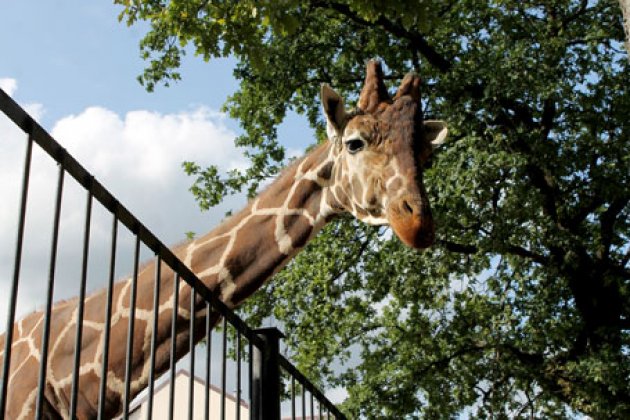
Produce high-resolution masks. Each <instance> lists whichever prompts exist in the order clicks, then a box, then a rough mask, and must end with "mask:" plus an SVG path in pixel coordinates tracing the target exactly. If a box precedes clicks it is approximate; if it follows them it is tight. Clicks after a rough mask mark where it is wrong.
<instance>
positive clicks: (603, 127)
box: [119, 0, 630, 418]
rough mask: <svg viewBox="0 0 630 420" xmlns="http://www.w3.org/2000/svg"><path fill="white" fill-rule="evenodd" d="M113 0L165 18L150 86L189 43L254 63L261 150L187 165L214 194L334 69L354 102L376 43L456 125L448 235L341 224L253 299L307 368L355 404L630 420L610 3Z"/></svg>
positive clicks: (444, 170)
mask: <svg viewBox="0 0 630 420" xmlns="http://www.w3.org/2000/svg"><path fill="white" fill-rule="evenodd" d="M119 3H121V4H123V5H124V7H125V8H124V10H123V12H122V14H121V19H124V20H125V21H126V22H127V23H128V24H134V23H135V22H136V21H138V20H146V21H148V22H149V23H150V25H151V29H150V31H149V32H148V33H147V35H146V37H145V39H144V40H143V42H142V45H141V49H142V53H143V56H144V57H145V58H146V59H147V61H148V66H147V69H146V70H145V72H144V74H143V75H142V76H141V78H140V80H141V82H142V83H144V85H145V86H146V87H147V89H149V90H151V89H153V88H154V87H155V85H156V84H157V83H166V84H167V83H169V81H172V80H177V79H178V78H179V77H180V76H179V74H178V73H177V68H178V67H179V63H180V59H181V56H182V54H184V53H185V51H189V50H187V49H186V47H189V48H191V49H192V50H193V51H194V52H195V54H198V55H200V56H202V57H203V58H204V59H206V60H208V59H211V58H212V57H217V56H226V55H233V56H235V57H236V58H237V59H238V60H239V64H238V66H237V68H236V70H235V76H236V77H237V78H238V79H239V80H240V82H241V84H240V90H239V91H238V92H237V93H235V94H234V96H232V97H231V98H229V99H228V101H227V103H226V105H225V109H226V111H227V112H228V113H229V114H230V116H231V117H233V118H237V119H238V120H239V121H240V122H241V124H242V126H243V128H244V132H245V134H244V135H243V136H242V137H240V138H239V139H237V142H238V144H239V145H240V146H242V147H244V148H245V150H246V151H247V154H248V156H249V157H250V160H251V163H252V165H251V167H250V169H249V170H247V171H244V172H234V173H231V174H229V175H228V176H227V178H221V177H220V176H219V173H218V172H217V170H216V168H207V169H202V168H200V167H199V166H198V165H197V164H195V163H192V162H189V163H185V164H184V167H185V170H186V172H187V173H189V174H190V175H193V176H194V177H196V180H197V181H196V183H195V184H194V186H193V193H194V194H195V196H196V197H197V198H198V199H199V202H200V205H201V206H202V208H209V207H210V206H212V205H214V204H216V203H217V202H219V201H220V200H221V199H222V198H223V197H224V196H225V194H229V193H231V192H234V191H238V190H240V189H242V188H245V187H247V188H249V191H250V193H254V192H255V191H256V189H257V187H258V184H259V183H260V182H261V181H262V180H264V179H267V178H268V177H269V176H272V175H273V174H274V173H276V172H277V170H278V167H279V166H280V165H281V163H282V162H283V160H284V153H283V149H282V147H281V145H280V144H279V143H278V142H277V139H276V127H277V126H278V124H279V123H281V122H282V120H283V118H284V116H285V114H286V112H287V110H289V109H291V110H295V111H297V112H298V113H301V114H303V115H305V116H306V118H308V120H309V121H310V123H311V124H312V125H313V126H314V127H316V128H317V129H318V133H319V137H318V139H319V140H321V139H322V138H323V130H322V120H321V117H320V114H319V112H320V111H319V104H318V98H317V94H318V90H319V85H320V83H322V82H327V83H330V84H332V85H333V86H334V87H335V88H336V89H338V90H339V91H341V92H342V93H343V94H344V95H345V97H346V98H347V99H348V100H349V102H350V103H352V102H353V101H354V100H356V94H357V92H358V91H359V89H360V84H361V81H362V76H363V71H364V63H365V60H367V59H369V58H374V57H377V58H379V59H380V60H382V62H383V63H384V64H385V66H386V74H387V75H388V77H389V80H388V82H391V85H392V86H394V85H396V84H397V83H398V82H399V80H400V78H401V77H402V76H403V75H404V74H405V73H406V72H407V71H409V70H412V69H414V70H416V71H417V72H418V73H419V74H420V75H421V76H422V77H423V78H424V80H425V89H424V93H423V94H424V97H423V105H424V109H425V114H426V115H427V116H430V117H438V118H440V119H444V120H446V121H447V122H448V123H449V129H450V133H451V135H450V140H449V141H448V142H447V144H446V145H445V146H443V148H442V149H440V150H439V152H438V153H437V154H436V156H434V158H433V161H432V164H431V167H430V168H428V169H427V170H426V172H425V184H426V185H427V188H428V190H429V194H430V195H431V198H432V203H433V209H434V215H435V217H436V220H437V223H438V232H437V236H438V239H437V243H436V246H434V247H433V248H432V249H430V250H429V251H427V252H424V253H417V252H414V251H412V250H409V249H406V248H404V247H403V246H402V245H401V244H400V243H399V242H398V240H397V239H395V238H390V236H389V234H388V232H387V231H385V230H383V229H375V228H370V227H367V226H364V225H361V224H358V223H356V222H354V221H351V220H348V219H341V220H337V221H335V222H334V223H332V224H331V225H329V226H328V227H327V228H326V229H325V230H324V232H322V233H321V234H320V235H319V236H318V237H317V238H316V239H315V240H314V241H313V242H312V243H311V244H310V245H309V246H308V247H307V249H306V250H305V251H304V252H302V253H301V254H299V255H298V257H297V258H296V259H295V260H294V261H293V262H292V263H291V264H290V266H289V267H288V268H287V269H285V270H283V271H282V272H281V273H279V274H278V275H276V278H275V279H274V281H272V282H270V283H269V284H268V286H267V287H266V289H265V290H264V291H263V292H262V293H258V294H257V295H256V296H255V297H254V298H253V299H252V300H250V301H249V302H248V303H247V304H246V306H245V307H244V308H243V312H244V314H245V315H246V316H247V317H249V318H250V320H251V321H252V322H261V320H262V319H264V318H265V317H268V316H273V317H275V318H276V319H277V320H279V321H280V322H281V323H282V325H283V328H284V330H285V332H286V333H287V336H288V337H289V338H288V339H287V344H288V345H289V348H290V349H291V351H292V353H293V354H292V356H291V357H292V358H293V359H294V360H296V361H297V362H298V364H299V366H300V368H301V369H304V370H305V371H306V372H308V373H309V375H310V377H311V378H313V379H314V380H315V381H322V382H326V383H328V384H331V385H335V386H343V387H345V388H346V389H347V390H348V392H349V398H348V399H347V401H346V402H345V403H344V406H343V408H344V410H345V411H346V412H347V413H348V414H349V415H350V416H352V417H360V416H363V417H368V418H403V417H405V418H418V417H423V418H425V417H426V418H451V417H457V416H458V415H461V414H462V413H464V414H466V413H468V414H470V415H474V416H475V417H479V418H507V417H526V416H527V417H532V418H533V417H542V418H548V417H552V418H565V417H568V416H570V415H571V413H574V412H582V413H586V414H589V415H591V416H594V417H602V418H627V417H629V416H630V385H629V384H630V271H629V269H628V263H629V259H630V252H629V250H630V240H629V235H630V222H629V220H630V217H629V216H630V208H629V204H628V203H629V200H630V138H629V132H630V124H629V121H630V118H629V117H628V116H629V115H630V92H629V89H630V84H629V83H628V74H629V69H628V60H627V57H626V56H625V53H624V52H623V51H622V40H623V31H622V27H621V22H620V21H621V17H620V16H621V15H620V13H619V11H618V5H617V3H616V2H611V1H605V0H594V1H588V2H587V1H577V0H560V1H539V2H532V1H508V0H493V1H480V0H463V1H458V2H454V1H442V0H432V1H417V2H403V1H366V0H347V1H344V0H339V1H325V0H314V1H301V0H285V1H280V2H271V1H251V0H250V1H239V2H221V1H206V2H193V1H190V0H177V1H175V0H172V1H168V2H167V1H157V0H143V1H138V2H135V1H134V2H125V1H120V2H119ZM316 140H317V139H314V141H316ZM339 371H341V372H342V373H341V374H339Z"/></svg>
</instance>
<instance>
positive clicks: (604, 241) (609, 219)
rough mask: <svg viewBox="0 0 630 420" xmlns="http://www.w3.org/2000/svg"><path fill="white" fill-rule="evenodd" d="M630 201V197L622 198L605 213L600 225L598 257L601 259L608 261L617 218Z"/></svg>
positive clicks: (613, 203) (614, 201)
mask: <svg viewBox="0 0 630 420" xmlns="http://www.w3.org/2000/svg"><path fill="white" fill-rule="evenodd" d="M628 201H630V196H628V197H621V198H617V199H616V200H613V201H612V202H611V203H610V205H609V206H608V208H607V209H606V211H605V212H603V213H602V215H601V217H600V219H599V224H600V235H601V245H600V249H599V250H598V256H599V258H600V259H607V258H608V255H609V253H610V245H611V243H612V240H613V235H614V231H613V229H614V226H615V222H616V221H617V216H619V213H621V212H622V211H623V209H624V208H625V207H626V205H627V204H628Z"/></svg>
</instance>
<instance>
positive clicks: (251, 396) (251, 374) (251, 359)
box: [247, 341, 255, 420]
mask: <svg viewBox="0 0 630 420" xmlns="http://www.w3.org/2000/svg"><path fill="white" fill-rule="evenodd" d="M247 370H248V371H249V372H248V376H249V377H248V378H247V388H248V392H249V420H253V419H254V413H255V409H254V345H253V344H252V342H251V341H249V366H248V368H247Z"/></svg>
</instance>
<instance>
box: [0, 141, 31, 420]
mask: <svg viewBox="0 0 630 420" xmlns="http://www.w3.org/2000/svg"><path fill="white" fill-rule="evenodd" d="M32 152H33V138H32V137H31V136H30V135H29V136H28V140H27V143H26V156H25V158H24V172H23V174H22V195H21V197H20V213H19V219H18V229H17V240H16V245H15V260H14V263H13V264H14V265H13V281H12V282H11V291H10V292H9V313H8V314H7V328H6V329H5V336H4V339H5V342H4V361H3V363H2V378H3V380H2V391H1V392H0V418H1V417H4V412H5V408H6V404H7V391H8V389H9V369H10V368H11V345H12V344H13V323H14V322H15V306H16V304H17V294H18V285H19V281H20V268H21V265H22V244H23V241H24V225H25V222H26V202H27V198H28V185H29V182H28V181H29V178H30V173H31V156H32Z"/></svg>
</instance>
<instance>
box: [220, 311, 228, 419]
mask: <svg viewBox="0 0 630 420" xmlns="http://www.w3.org/2000/svg"><path fill="white" fill-rule="evenodd" d="M227 326H228V323H227V319H226V318H225V317H224V318H223V353H221V358H222V360H221V420H225V397H226V395H225V385H226V381H227Z"/></svg>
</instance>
